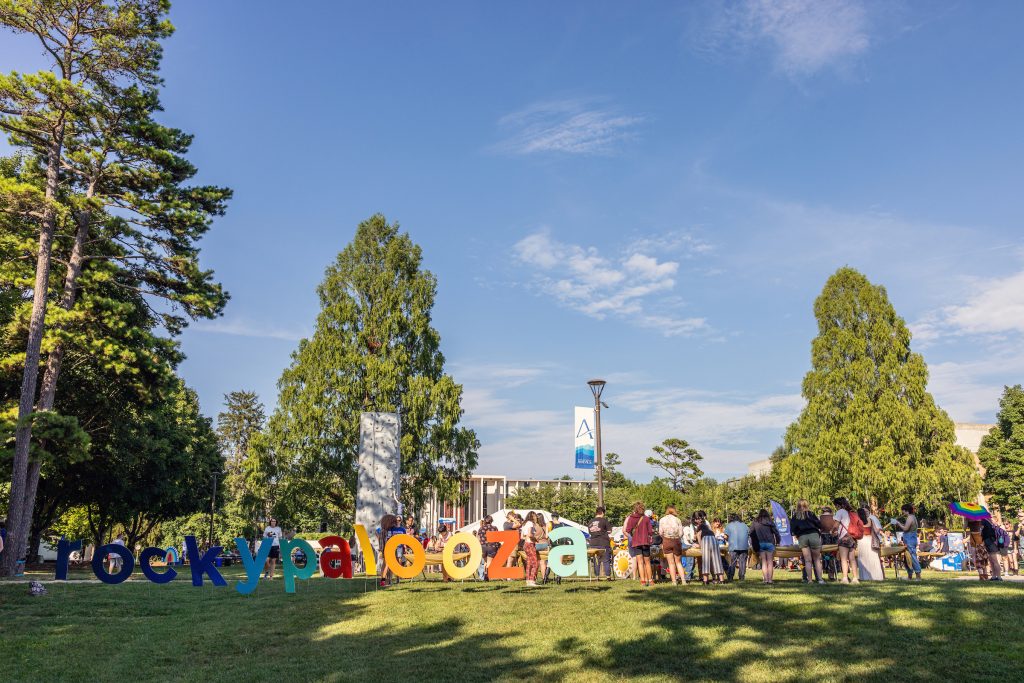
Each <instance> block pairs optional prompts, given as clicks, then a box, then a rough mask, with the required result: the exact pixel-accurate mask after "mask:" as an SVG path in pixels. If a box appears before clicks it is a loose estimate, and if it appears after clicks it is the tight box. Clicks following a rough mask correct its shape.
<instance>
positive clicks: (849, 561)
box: [832, 497, 864, 583]
mask: <svg viewBox="0 0 1024 683" xmlns="http://www.w3.org/2000/svg"><path fill="white" fill-rule="evenodd" d="M832 502H833V503H835V506H836V514H835V527H836V536H837V537H838V543H839V569H840V572H841V573H840V578H839V582H840V583H860V577H859V576H858V575H857V570H856V564H855V563H854V561H853V559H854V548H856V547H857V541H859V540H860V539H862V538H863V537H864V524H863V523H862V522H861V521H860V517H858V516H857V513H856V512H854V511H853V506H852V505H850V501H849V500H847V499H846V498H841V497H840V498H836V499H835V500H833V501H832Z"/></svg>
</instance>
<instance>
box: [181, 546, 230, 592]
mask: <svg viewBox="0 0 1024 683" xmlns="http://www.w3.org/2000/svg"><path fill="white" fill-rule="evenodd" d="M185 548H186V549H187V550H188V559H189V562H190V563H191V564H189V567H190V568H191V569H192V585H193V586H202V585H203V574H208V575H209V577H210V581H211V582H212V583H213V585H214V586H226V585H228V582H227V581H225V580H224V577H223V576H221V575H220V572H219V571H217V567H216V565H215V564H214V562H215V561H216V559H217V556H218V555H220V550H221V548H220V546H219V545H215V546H213V547H212V548H210V549H209V550H207V551H206V552H205V553H204V554H203V556H202V557H199V546H197V545H196V537H195V536H186V537H185Z"/></svg>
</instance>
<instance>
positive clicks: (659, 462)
mask: <svg viewBox="0 0 1024 683" xmlns="http://www.w3.org/2000/svg"><path fill="white" fill-rule="evenodd" d="M651 450H652V451H654V452H655V453H657V455H656V456H654V455H652V456H650V457H648V458H647V464H648V465H651V466H652V467H657V468H658V469H660V470H662V471H664V472H665V473H666V474H667V475H668V484H669V486H671V487H672V490H674V491H685V490H686V489H687V488H688V487H689V486H690V485H691V484H693V482H695V481H697V480H698V479H700V478H701V477H703V476H704V472H703V471H702V470H701V469H700V467H699V466H698V463H699V462H700V461H701V460H703V459H704V458H703V456H702V455H701V454H700V453H698V452H697V449H696V448H694V447H693V446H691V445H690V444H689V442H687V441H685V440H683V439H665V440H664V441H662V442H661V445H660V446H654V447H653V448H651Z"/></svg>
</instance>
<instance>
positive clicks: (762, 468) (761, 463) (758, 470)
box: [747, 458, 772, 477]
mask: <svg viewBox="0 0 1024 683" xmlns="http://www.w3.org/2000/svg"><path fill="white" fill-rule="evenodd" d="M771 471H772V461H771V460H770V459H769V458H765V459H764V460H755V461H754V462H752V463H750V464H749V465H747V475H748V476H750V475H753V476H755V477H763V476H764V475H766V474H768V473H769V472H771Z"/></svg>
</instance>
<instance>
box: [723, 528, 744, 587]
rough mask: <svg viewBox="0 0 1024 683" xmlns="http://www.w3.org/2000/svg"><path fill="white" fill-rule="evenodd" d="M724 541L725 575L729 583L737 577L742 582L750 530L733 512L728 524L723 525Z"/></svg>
mask: <svg viewBox="0 0 1024 683" xmlns="http://www.w3.org/2000/svg"><path fill="white" fill-rule="evenodd" d="M725 541H726V543H727V544H728V545H727V546H726V548H727V549H728V551H729V566H728V567H726V568H725V574H726V576H727V577H728V578H729V580H730V581H732V580H733V578H734V577H737V576H738V578H739V580H740V581H743V580H745V579H746V578H747V557H748V555H749V554H750V528H749V527H748V526H747V525H746V524H744V523H743V522H741V521H740V516H739V515H738V514H736V513H735V512H733V513H732V514H730V515H729V523H728V524H726V525H725Z"/></svg>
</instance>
